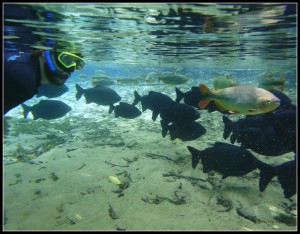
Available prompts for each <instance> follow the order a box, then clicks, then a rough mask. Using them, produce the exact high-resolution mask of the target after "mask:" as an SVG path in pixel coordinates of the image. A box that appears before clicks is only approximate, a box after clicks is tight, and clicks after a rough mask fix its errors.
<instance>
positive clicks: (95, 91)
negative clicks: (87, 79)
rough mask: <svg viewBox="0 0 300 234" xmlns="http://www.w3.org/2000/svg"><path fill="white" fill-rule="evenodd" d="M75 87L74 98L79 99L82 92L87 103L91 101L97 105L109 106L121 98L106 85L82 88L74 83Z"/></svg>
mask: <svg viewBox="0 0 300 234" xmlns="http://www.w3.org/2000/svg"><path fill="white" fill-rule="evenodd" d="M76 89H77V94H76V99H77V100H79V99H80V98H81V96H82V95H83V94H84V96H85V99H86V103H87V104H89V103H91V102H93V103H96V104H98V105H103V106H110V105H112V104H114V103H116V102H119V101H120V100H121V97H120V96H119V94H117V93H116V92H115V91H114V90H113V89H111V88H108V87H103V86H96V87H95V88H88V89H83V88H81V87H80V86H79V85H78V84H76Z"/></svg>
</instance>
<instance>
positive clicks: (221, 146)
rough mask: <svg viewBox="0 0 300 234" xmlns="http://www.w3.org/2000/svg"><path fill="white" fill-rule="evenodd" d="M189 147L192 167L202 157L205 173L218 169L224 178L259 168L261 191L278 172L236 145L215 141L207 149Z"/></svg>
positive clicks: (241, 174) (194, 166) (244, 173)
mask: <svg viewBox="0 0 300 234" xmlns="http://www.w3.org/2000/svg"><path fill="white" fill-rule="evenodd" d="M187 148H188V150H189V151H190V153H191V154H192V167H193V168H194V169H195V168H196V166H197V164H198V162H199V160H200V159H201V162H202V165H203V172H204V173H208V172H210V171H216V172H218V173H220V174H222V175H223V177H222V178H223V179H224V178H226V177H228V176H243V175H246V174H248V173H249V172H251V171H253V170H255V169H259V170H260V181H259V185H260V186H261V187H260V191H262V190H261V188H263V187H264V186H266V185H267V184H268V183H269V182H270V180H271V179H272V177H273V175H274V174H276V170H275V168H274V167H273V166H270V165H268V164H266V163H264V162H261V161H259V160H258V159H257V158H255V157H254V156H253V155H252V154H251V153H250V152H249V151H247V150H246V149H244V148H241V147H238V146H235V145H230V144H226V143H222V142H215V144H214V145H213V146H212V147H209V148H206V149H205V150H197V149H195V148H193V147H191V146H188V147H187Z"/></svg>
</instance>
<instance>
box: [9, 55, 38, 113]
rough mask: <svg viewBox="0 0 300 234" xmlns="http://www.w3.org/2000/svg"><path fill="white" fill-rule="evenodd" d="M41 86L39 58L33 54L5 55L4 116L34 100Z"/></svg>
mask: <svg viewBox="0 0 300 234" xmlns="http://www.w3.org/2000/svg"><path fill="white" fill-rule="evenodd" d="M40 84H41V69H40V64H39V59H38V57H33V56H32V53H31V52H24V53H22V52H21V53H19V52H5V53H4V114H6V113H7V112H8V111H9V110H11V109H12V108H14V107H16V106H18V105H19V104H21V103H23V102H25V101H26V100H28V99H30V98H32V97H33V96H34V95H35V94H36V93H37V90H38V87H39V86H40Z"/></svg>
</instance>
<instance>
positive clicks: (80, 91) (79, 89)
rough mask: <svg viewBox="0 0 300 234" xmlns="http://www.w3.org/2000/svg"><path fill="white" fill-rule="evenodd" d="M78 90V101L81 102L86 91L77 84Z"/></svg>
mask: <svg viewBox="0 0 300 234" xmlns="http://www.w3.org/2000/svg"><path fill="white" fill-rule="evenodd" d="M76 89H77V93H76V100H79V99H80V98H81V96H82V94H84V89H83V88H81V87H80V86H79V85H78V84H76Z"/></svg>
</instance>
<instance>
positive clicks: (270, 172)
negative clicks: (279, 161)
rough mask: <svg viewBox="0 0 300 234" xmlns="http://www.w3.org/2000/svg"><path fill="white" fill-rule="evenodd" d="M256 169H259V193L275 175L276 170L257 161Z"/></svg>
mask: <svg viewBox="0 0 300 234" xmlns="http://www.w3.org/2000/svg"><path fill="white" fill-rule="evenodd" d="M258 168H259V169H260V178H259V191H260V192H263V191H264V190H265V189H266V188H267V186H268V184H269V183H270V181H271V180H272V179H273V177H275V176H276V175H277V170H276V168H275V167H274V166H271V165H268V164H266V163H263V162H261V161H259V166H258Z"/></svg>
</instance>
